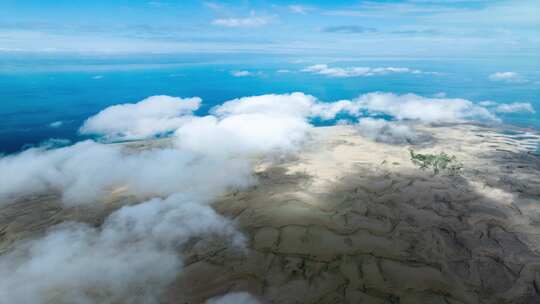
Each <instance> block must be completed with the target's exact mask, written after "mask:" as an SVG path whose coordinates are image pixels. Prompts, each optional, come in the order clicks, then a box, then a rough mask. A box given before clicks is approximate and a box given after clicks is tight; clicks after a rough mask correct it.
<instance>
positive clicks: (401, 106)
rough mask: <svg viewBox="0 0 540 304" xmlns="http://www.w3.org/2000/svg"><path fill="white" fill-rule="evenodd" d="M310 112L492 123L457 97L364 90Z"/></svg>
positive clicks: (325, 116) (489, 116) (329, 115)
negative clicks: (369, 91) (368, 91)
mask: <svg viewBox="0 0 540 304" xmlns="http://www.w3.org/2000/svg"><path fill="white" fill-rule="evenodd" d="M312 111H313V113H312V115H315V116H319V117H321V118H323V119H333V118H335V116H336V115H338V114H339V113H345V114H348V115H352V116H353V117H363V116H368V115H377V114H385V115H390V116H392V117H393V118H394V119H396V120H418V121H422V122H426V123H459V122H465V121H478V120H479V121H486V122H496V121H498V118H497V117H496V116H495V115H494V114H493V113H491V112H490V111H489V110H488V109H486V108H484V107H482V106H479V105H475V104H474V103H473V102H471V101H469V100H466V99H460V98H429V97H423V96H419V95H416V94H403V95H397V94H393V93H381V92H375V93H368V94H363V95H360V96H359V97H357V98H355V99H353V100H340V101H337V102H334V103H317V104H315V105H314V106H313V107H312Z"/></svg>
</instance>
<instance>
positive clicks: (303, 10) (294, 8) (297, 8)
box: [289, 4, 311, 15]
mask: <svg viewBox="0 0 540 304" xmlns="http://www.w3.org/2000/svg"><path fill="white" fill-rule="evenodd" d="M289 10H290V11H291V12H293V13H295V14H302V15H305V14H307V12H308V11H309V10H311V8H310V7H307V6H304V5H298V4H294V5H289Z"/></svg>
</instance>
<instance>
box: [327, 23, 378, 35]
mask: <svg viewBox="0 0 540 304" xmlns="http://www.w3.org/2000/svg"><path fill="white" fill-rule="evenodd" d="M321 31H322V32H325V33H344V34H359V33H374V32H377V29H375V28H372V27H363V26H359V25H339V26H328V27H324V28H322V30H321Z"/></svg>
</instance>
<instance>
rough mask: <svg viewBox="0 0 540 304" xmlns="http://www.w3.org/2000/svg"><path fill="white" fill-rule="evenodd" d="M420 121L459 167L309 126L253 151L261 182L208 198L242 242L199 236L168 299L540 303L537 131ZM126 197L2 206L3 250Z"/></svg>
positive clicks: (341, 130)
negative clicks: (272, 148) (262, 153)
mask: <svg viewBox="0 0 540 304" xmlns="http://www.w3.org/2000/svg"><path fill="white" fill-rule="evenodd" d="M417 128H418V129H419V130H421V131H423V132H425V133H426V134H429V135H430V136H431V137H432V141H430V142H429V143H426V144H423V145H422V146H414V147H412V148H414V149H415V151H417V152H420V153H438V152H441V151H445V152H446V153H448V154H451V155H455V156H456V157H457V158H458V160H459V161H460V162H462V163H463V164H464V171H463V173H462V174H461V175H460V176H458V177H452V176H448V175H445V174H439V175H433V173H432V172H430V171H422V170H420V169H418V167H416V166H415V165H413V163H412V162H411V161H410V155H409V151H408V148H409V147H410V146H406V145H389V144H384V143H376V142H373V141H371V140H369V139H366V138H364V137H362V136H360V135H359V134H358V133H357V131H356V130H355V129H354V128H353V127H350V126H336V127H326V128H316V129H315V130H314V131H313V133H312V135H311V139H310V140H309V141H308V142H307V143H306V145H305V147H304V148H303V149H302V151H301V152H299V153H298V154H296V155H293V156H292V157H291V158H290V159H288V160H285V161H283V162H282V163H280V164H278V165H276V164H269V163H265V162H261V163H260V164H259V165H258V166H257V170H256V171H257V173H256V175H257V176H258V180H259V183H258V184H257V186H254V187H252V188H250V189H248V190H246V191H242V192H237V193H231V194H228V195H226V196H224V197H223V198H221V199H220V200H219V201H217V202H216V203H215V205H214V206H215V208H216V210H218V211H219V212H220V213H222V214H224V215H226V216H228V217H230V218H235V219H236V220H237V222H238V226H239V229H240V230H241V231H242V232H244V234H245V235H246V236H247V237H248V239H249V242H248V247H249V248H248V250H247V251H246V252H239V251H238V250H237V249H235V248H232V247H230V246H228V244H226V243H222V242H219V240H193V242H191V243H190V244H189V245H188V246H186V248H184V250H183V254H184V256H185V257H186V268H185V271H184V272H183V274H181V275H180V276H179V277H178V279H177V280H176V282H175V283H174V284H172V285H171V287H170V289H169V291H168V292H167V294H165V295H164V297H163V302H164V303H201V302H204V300H206V299H208V298H210V297H213V296H216V295H219V294H223V293H226V292H230V291H248V292H250V293H252V294H253V295H255V296H257V297H258V298H259V299H260V300H261V302H262V303H401V304H407V303H414V304H417V303H540V208H539V207H540V159H539V158H538V156H535V155H533V154H531V153H530V150H531V149H532V148H533V147H534V146H535V145H536V144H538V142H539V141H540V137H539V136H538V135H537V134H533V133H530V134H526V135H527V139H526V140H518V139H517V137H519V136H523V134H517V135H503V134H501V133H499V132H498V131H497V130H494V129H490V128H487V127H480V126H474V125H454V126H438V127H431V126H417ZM136 145H137V146H136V148H144V146H145V145H141V144H136ZM118 193H122V191H119V192H118ZM132 202H133V200H132V199H129V198H124V197H122V196H118V195H117V196H115V198H111V199H110V200H109V202H108V203H107V204H103V206H106V207H103V209H101V210H99V211H93V212H88V211H86V210H77V209H65V208H62V207H61V206H60V204H59V203H58V197H57V196H55V195H50V196H45V197H43V196H40V197H36V198H33V199H27V200H25V201H23V202H19V203H18V204H16V205H10V206H7V207H4V208H3V209H0V252H1V251H2V250H8V249H9V247H10V245H11V244H12V243H13V242H14V241H15V240H17V239H21V238H27V237H33V236H36V235H39V234H41V233H43V231H44V229H45V228H47V227H50V226H51V225H53V224H56V223H59V222H62V221H65V220H68V219H71V220H81V221H86V222H91V223H93V224H94V225H96V226H99V224H100V223H101V222H102V221H103V218H104V217H105V216H106V214H108V213H110V212H111V210H114V209H115V208H117V207H118V206H121V205H123V204H126V203H132Z"/></svg>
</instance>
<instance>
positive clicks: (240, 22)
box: [212, 13, 271, 27]
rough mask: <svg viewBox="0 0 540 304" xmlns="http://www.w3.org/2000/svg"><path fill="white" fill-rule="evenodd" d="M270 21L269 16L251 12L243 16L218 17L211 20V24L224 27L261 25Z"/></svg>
mask: <svg viewBox="0 0 540 304" xmlns="http://www.w3.org/2000/svg"><path fill="white" fill-rule="evenodd" d="M270 22H271V18H270V17H265V16H256V15H255V14H253V13H252V14H251V15H250V16H249V17H245V18H220V19H215V20H214V21H212V24H213V25H218V26H224V27H261V26H264V25H267V24H269V23H270Z"/></svg>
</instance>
